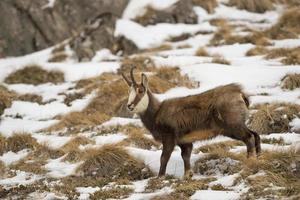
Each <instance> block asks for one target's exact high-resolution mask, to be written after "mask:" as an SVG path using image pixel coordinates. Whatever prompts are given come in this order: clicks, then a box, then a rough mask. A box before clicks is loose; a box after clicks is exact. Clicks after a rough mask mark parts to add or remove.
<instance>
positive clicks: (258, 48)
mask: <svg viewBox="0 0 300 200" xmlns="http://www.w3.org/2000/svg"><path fill="white" fill-rule="evenodd" d="M267 53H268V49H266V48H265V47H263V46H256V47H253V48H252V49H250V50H249V51H247V53H246V56H257V55H263V54H267Z"/></svg>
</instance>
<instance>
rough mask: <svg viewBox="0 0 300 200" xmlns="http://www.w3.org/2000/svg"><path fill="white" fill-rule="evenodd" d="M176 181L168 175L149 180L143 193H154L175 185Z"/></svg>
mask: <svg viewBox="0 0 300 200" xmlns="http://www.w3.org/2000/svg"><path fill="white" fill-rule="evenodd" d="M177 181H178V180H177V179H175V178H174V177H173V176H169V175H166V176H165V177H154V178H150V179H149V181H148V183H147V186H146V188H145V192H155V191H157V190H160V189H162V188H164V187H170V186H171V185H172V184H174V183H176V182H177Z"/></svg>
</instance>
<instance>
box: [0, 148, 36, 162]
mask: <svg viewBox="0 0 300 200" xmlns="http://www.w3.org/2000/svg"><path fill="white" fill-rule="evenodd" d="M29 153H30V151H29V149H23V150H21V151H18V152H17V153H15V152H12V151H9V152H6V153H4V154H3V155H2V156H0V160H1V161H2V162H3V163H4V164H5V165H10V164H13V163H15V162H17V161H19V160H21V159H23V158H25V157H26V156H27V155H28V154H29Z"/></svg>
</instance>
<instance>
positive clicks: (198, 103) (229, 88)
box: [129, 74, 261, 175]
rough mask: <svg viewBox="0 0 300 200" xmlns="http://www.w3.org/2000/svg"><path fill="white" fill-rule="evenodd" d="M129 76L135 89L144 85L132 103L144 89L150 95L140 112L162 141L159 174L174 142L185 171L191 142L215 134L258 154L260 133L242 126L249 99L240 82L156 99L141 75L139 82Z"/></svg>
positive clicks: (164, 167)
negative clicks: (242, 143)
mask: <svg viewBox="0 0 300 200" xmlns="http://www.w3.org/2000/svg"><path fill="white" fill-rule="evenodd" d="M131 78H132V83H133V85H132V86H133V87H134V88H135V89H136V90H140V89H141V88H144V90H143V92H142V93H141V94H139V95H137V96H136V98H135V100H134V102H135V104H137V103H138V102H139V101H140V100H141V98H142V97H143V96H144V95H145V93H146V92H147V95H148V97H149V104H148V107H147V109H146V111H144V112H143V113H139V114H140V117H141V120H142V122H143V124H144V125H145V127H146V128H147V129H148V130H149V131H150V132H151V134H152V135H153V137H154V139H155V140H157V141H160V142H162V144H163V152H162V156H161V166H160V171H159V175H164V174H165V171H166V165H167V163H168V160H169V158H170V156H171V153H172V151H173V149H174V147H175V145H179V146H180V148H181V155H182V158H183V160H184V166H185V173H186V174H187V173H189V170H190V156H191V152H192V148H193V145H192V142H194V141H196V140H204V139H209V138H213V137H215V136H217V135H225V136H228V137H231V138H233V139H237V140H241V141H243V142H244V143H245V144H246V145H247V152H248V156H250V155H253V154H254V153H255V150H256V153H257V154H259V153H260V151H261V148H260V138H259V135H258V134H257V133H256V132H254V131H251V130H249V129H248V128H247V127H246V125H245V121H246V119H247V116H248V106H249V101H248V98H247V95H246V94H245V93H244V92H243V91H242V89H241V87H240V86H239V85H237V84H229V85H225V86H220V87H217V88H214V89H211V90H208V91H206V92H204V93H201V94H197V95H191V96H186V97H180V98H173V99H169V100H165V101H163V102H159V101H158V100H157V99H156V98H155V97H154V95H153V94H152V93H151V91H150V90H149V88H148V80H147V77H146V76H145V75H144V74H142V82H141V84H137V83H136V82H135V80H134V78H133V76H131ZM129 106H130V105H129Z"/></svg>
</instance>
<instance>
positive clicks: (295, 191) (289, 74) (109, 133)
mask: <svg viewBox="0 0 300 200" xmlns="http://www.w3.org/2000/svg"><path fill="white" fill-rule="evenodd" d="M24 2H26V1H24ZM24 2H23V3H20V2H18V1H6V0H4V1H2V2H0V11H1V13H4V12H5V13H6V14H7V16H11V18H12V19H13V21H14V22H13V23H11V24H14V26H13V25H10V24H9V20H8V18H6V19H0V24H1V25H0V45H1V44H3V45H2V46H0V199H82V200H84V199H127V200H137V199H140V200H144V199H151V200H167V199H171V200H172V199H194V200H195V199H196V200H208V199H209V200H212V199H216V200H217V199H223V200H235V199H245V200H246V199H291V200H293V199H299V198H300V156H299V155H300V38H299V36H300V7H299V6H300V3H299V2H298V1H297V0H285V1H284V0H263V1H260V0H240V1H236V0H207V1H205V0H164V1H158V0H129V1H118V2H117V1H114V3H112V2H110V1H107V0H95V1H93V3H90V4H89V3H87V2H88V1H84V3H82V2H81V3H80V1H79V0H78V1H77V0H74V1H69V0H60V1H55V0H49V1H46V0H43V1H39V2H38V3H37V2H34V1H33V2H32V3H30V5H29V4H28V5H27V3H24ZM2 11H3V12H2ZM71 19H72V20H71ZM23 25H27V26H23ZM1 26H3V27H4V28H2V29H1ZM56 31H57V33H56ZM22 32H24V34H22ZM33 41H34V42H33ZM132 66H136V67H137V70H136V72H135V74H134V75H135V76H136V79H138V80H140V74H141V72H144V73H145V74H146V75H147V76H148V79H149V85H150V88H151V91H152V92H154V93H155V96H156V97H157V98H158V99H159V100H160V101H163V100H165V99H169V98H174V97H183V96H187V95H192V94H199V93H202V92H205V91H207V90H209V89H212V88H214V87H217V86H220V85H225V84H229V83H238V84H240V85H241V86H242V87H243V88H244V90H245V92H246V93H247V94H248V95H249V98H250V107H249V113H250V116H249V119H248V120H247V126H248V127H249V128H250V129H252V130H255V131H257V132H258V133H259V134H260V136H261V140H262V155H261V156H260V157H259V158H250V159H247V157H246V146H245V145H244V144H243V143H242V142H239V141H236V140H232V139H230V138H227V137H223V136H218V137H216V138H214V139H211V140H205V141H198V142H195V143H194V150H193V152H192V156H191V162H192V168H193V171H194V175H193V177H192V178H191V179H184V178H183V172H184V170H183V169H184V166H183V161H182V158H181V151H180V148H179V147H176V148H175V149H174V151H173V153H172V156H171V159H170V161H169V163H168V166H167V174H168V175H167V176H165V177H161V178H157V177H156V176H157V173H158V170H159V166H160V155H161V152H162V145H161V144H160V143H158V142H156V141H155V140H154V139H153V137H152V136H151V134H150V133H149V132H148V131H147V130H146V129H145V128H144V126H143V124H142V122H141V120H140V119H139V118H138V116H136V115H133V114H132V113H130V112H129V111H128V110H127V109H126V103H127V98H128V87H127V85H126V83H125V81H124V80H123V79H122V77H121V73H125V74H127V75H129V71H130V68H131V67H132Z"/></svg>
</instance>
